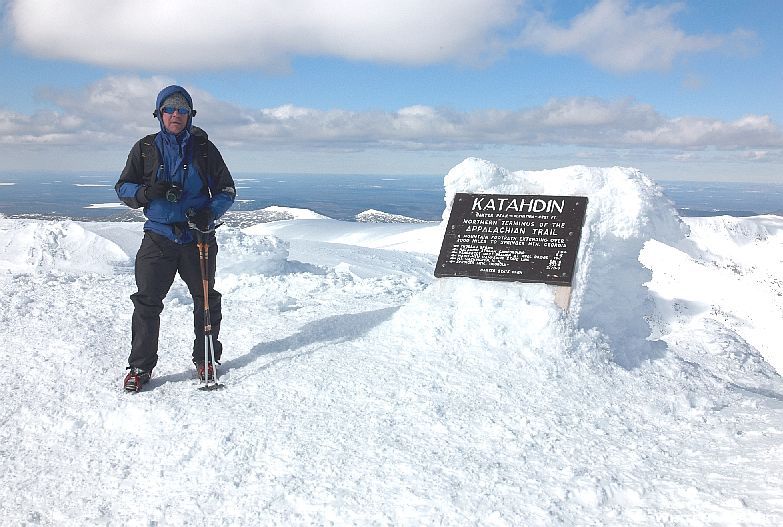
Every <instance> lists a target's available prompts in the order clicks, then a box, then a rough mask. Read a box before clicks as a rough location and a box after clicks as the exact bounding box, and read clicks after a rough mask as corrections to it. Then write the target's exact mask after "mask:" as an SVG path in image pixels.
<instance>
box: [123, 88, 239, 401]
mask: <svg viewBox="0 0 783 527" xmlns="http://www.w3.org/2000/svg"><path fill="white" fill-rule="evenodd" d="M153 115H154V116H155V117H157V118H158V121H159V123H160V132H158V133H156V134H152V135H148V136H146V137H144V138H142V139H140V140H139V141H138V142H137V143H136V144H135V145H134V146H133V148H132V149H131V151H130V154H128V161H127V163H126V164H125V169H124V170H123V171H122V174H121V175H120V179H119V181H117V184H116V185H115V187H114V188H115V190H116V191H117V196H118V197H119V198H120V200H122V202H123V203H125V204H126V205H128V206H129V207H131V208H134V209H136V208H139V207H144V215H145V216H146V217H147V221H146V223H145V224H144V238H143V239H142V242H141V247H139V251H138V253H137V254H136V287H137V288H138V291H137V292H136V293H134V294H133V295H131V300H132V301H133V320H132V337H131V352H130V356H129V357H128V368H127V369H128V370H129V372H128V374H127V375H126V376H125V380H124V387H125V389H126V390H128V391H139V390H140V389H141V386H142V385H143V384H145V383H146V382H148V381H149V379H150V375H151V374H152V369H153V368H154V367H155V365H156V364H157V361H158V333H159V330H160V313H161V311H163V299H164V298H165V297H166V294H167V293H168V291H169V288H170V287H171V284H172V283H173V282H174V277H175V275H176V273H179V275H180V277H181V278H182V280H183V281H184V282H185V284H187V286H188V290H189V291H190V295H191V297H193V327H194V331H195V335H196V338H195V340H194V341H193V363H194V364H195V365H196V371H197V373H198V376H199V378H201V380H213V379H214V378H215V368H216V364H212V362H211V360H210V361H208V362H207V363H205V362H204V353H203V350H204V309H203V307H204V290H203V283H202V281H201V268H200V263H199V254H198V249H197V247H196V244H195V243H194V241H195V236H194V234H193V233H192V232H191V230H190V228H189V226H188V222H189V221H190V222H193V223H194V224H195V225H196V227H197V228H198V229H200V230H202V231H206V230H209V229H211V228H213V227H214V222H215V220H216V219H218V218H220V217H221V216H222V215H223V214H224V213H225V212H226V211H227V210H228V208H229V207H230V206H231V205H232V204H233V203H234V198H235V196H236V190H235V188H234V180H233V179H232V177H231V173H230V172H229V171H228V168H227V167H226V164H225V162H224V161H223V158H222V157H221V155H220V152H218V149H217V148H216V147H215V145H214V144H213V143H212V142H211V141H210V140H209V139H208V138H207V134H206V133H205V132H204V131H203V130H201V129H200V128H198V127H195V126H193V117H194V116H195V115H196V111H195V110H194V109H193V100H192V98H191V97H190V94H189V93H188V92H187V91H186V90H185V89H184V88H182V87H181V86H168V87H166V88H164V89H163V90H161V92H160V93H159V94H158V97H157V100H156V102H155V111H154V112H153ZM208 241H209V253H208V254H209V256H208V265H207V274H208V285H209V293H208V297H209V311H210V319H211V325H212V335H213V339H214V350H215V362H217V361H218V360H219V359H220V355H221V353H222V344H221V343H220V342H219V341H218V340H217V339H218V334H219V332H220V321H221V318H222V317H221V310H220V307H221V303H220V299H221V296H220V293H219V292H217V291H215V289H214V285H215V265H216V256H217V251H218V248H217V243H216V241H215V235H214V233H212V234H209V235H208Z"/></svg>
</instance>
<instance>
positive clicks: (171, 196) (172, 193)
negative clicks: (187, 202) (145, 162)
mask: <svg viewBox="0 0 783 527" xmlns="http://www.w3.org/2000/svg"><path fill="white" fill-rule="evenodd" d="M181 197H182V189H181V188H179V187H178V186H177V185H172V186H171V188H169V189H168V190H167V191H166V201H168V202H170V203H176V202H178V201H179V198H181Z"/></svg>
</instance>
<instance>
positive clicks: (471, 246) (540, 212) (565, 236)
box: [435, 193, 587, 309]
mask: <svg viewBox="0 0 783 527" xmlns="http://www.w3.org/2000/svg"><path fill="white" fill-rule="evenodd" d="M586 210H587V198H586V197H581V196H527V195H526V196H516V195H506V194H463V193H458V194H456V195H455V197H454V202H453V204H452V207H451V215H450V216H449V221H448V223H447V225H446V233H445V234H444V236H443V245H442V246H441V250H440V255H439V256H438V263H437V264H436V266H435V276H436V277H439V278H440V277H449V276H466V277H470V278H478V279H481V280H505V281H515V282H540V283H545V284H551V285H555V286H559V287H558V291H556V294H555V296H556V299H557V302H558V305H560V306H561V307H563V309H567V306H568V302H569V300H570V290H571V281H572V279H573V275H574V267H575V264H576V255H577V252H578V250H579V242H580V239H581V236H582V226H583V225H584V219H585V212H586ZM563 288H565V290H564V289H563Z"/></svg>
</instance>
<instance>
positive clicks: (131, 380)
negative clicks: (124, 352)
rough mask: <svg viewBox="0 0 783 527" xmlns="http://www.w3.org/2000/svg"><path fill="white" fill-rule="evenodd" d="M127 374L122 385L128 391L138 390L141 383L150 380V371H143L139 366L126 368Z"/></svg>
mask: <svg viewBox="0 0 783 527" xmlns="http://www.w3.org/2000/svg"><path fill="white" fill-rule="evenodd" d="M128 370H130V371H128V374H127V375H126V376H125V381H123V386H124V387H125V390H126V391H128V392H138V391H139V390H141V386H142V385H143V384H147V383H148V382H150V377H151V376H152V372H151V371H144V370H142V369H141V368H130V367H129V368H128Z"/></svg>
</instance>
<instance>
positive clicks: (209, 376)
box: [196, 362, 215, 382]
mask: <svg viewBox="0 0 783 527" xmlns="http://www.w3.org/2000/svg"><path fill="white" fill-rule="evenodd" d="M196 373H197V374H198V378H199V379H200V380H202V381H207V382H212V381H214V380H215V365H214V364H212V363H211V362H207V363H206V364H205V363H203V362H197V363H196Z"/></svg>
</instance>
